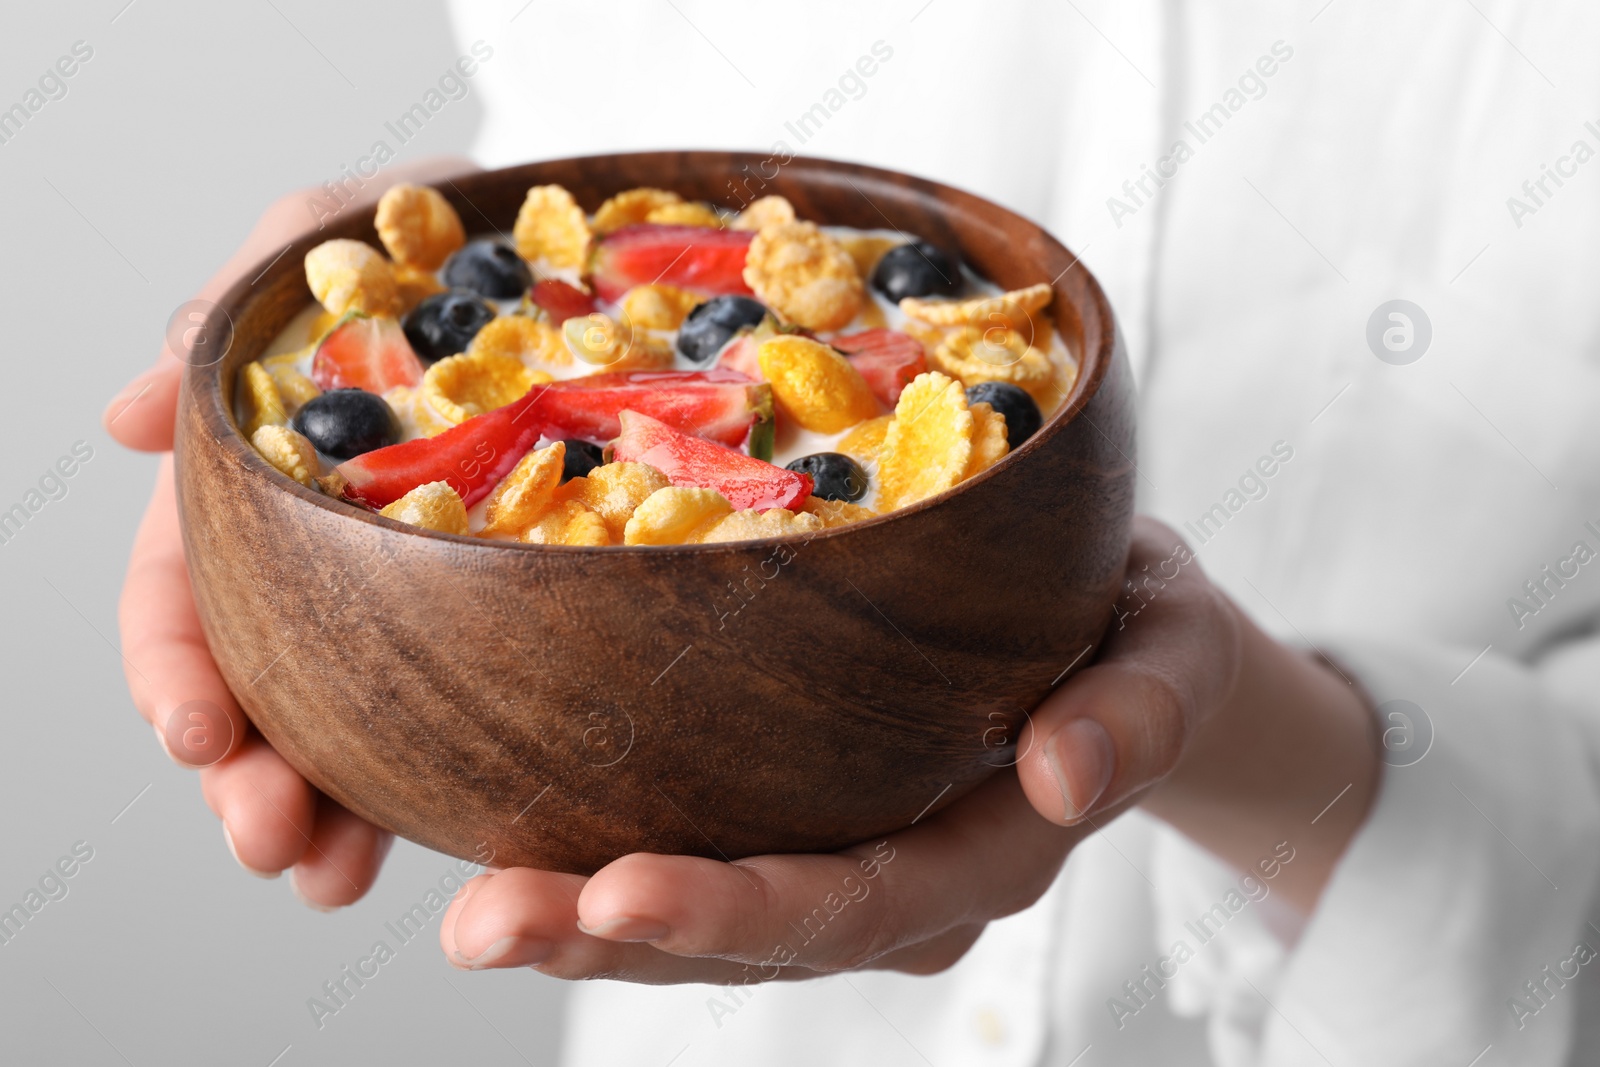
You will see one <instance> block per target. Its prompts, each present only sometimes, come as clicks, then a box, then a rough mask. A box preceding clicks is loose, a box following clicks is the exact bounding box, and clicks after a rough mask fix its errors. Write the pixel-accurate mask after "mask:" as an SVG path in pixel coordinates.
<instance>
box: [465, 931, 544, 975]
mask: <svg viewBox="0 0 1600 1067" xmlns="http://www.w3.org/2000/svg"><path fill="white" fill-rule="evenodd" d="M554 949H555V946H554V945H552V944H551V943H550V942H548V941H546V940H544V939H543V938H538V937H502V938H501V939H500V940H498V941H496V942H495V943H494V944H492V945H490V946H489V947H488V948H486V949H484V950H483V952H481V953H480V954H478V955H477V956H463V955H462V954H461V950H460V949H456V950H455V951H454V952H452V953H451V955H452V956H454V957H455V959H454V960H452V961H451V962H452V963H454V964H456V965H457V966H458V967H464V968H465V969H467V970H469V971H486V970H489V969H490V968H492V967H532V966H534V965H535V964H539V963H543V962H544V961H545V960H547V959H549V958H550V953H551V952H552V951H554Z"/></svg>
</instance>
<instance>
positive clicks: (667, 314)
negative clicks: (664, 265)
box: [622, 285, 705, 330]
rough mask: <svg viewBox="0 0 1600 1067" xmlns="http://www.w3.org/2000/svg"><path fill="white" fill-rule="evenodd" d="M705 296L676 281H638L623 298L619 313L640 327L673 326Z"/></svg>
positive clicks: (675, 326)
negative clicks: (673, 282) (683, 287)
mask: <svg viewBox="0 0 1600 1067" xmlns="http://www.w3.org/2000/svg"><path fill="white" fill-rule="evenodd" d="M704 300H705V297H703V296H701V295H700V294H698V293H691V292H690V291H689V290H687V289H679V288H678V287H677V286H675V285H638V286H634V287H633V288H632V289H629V290H628V295H627V296H625V297H623V298H622V313H623V314H624V315H626V316H627V317H628V319H629V320H631V321H632V323H633V325H634V326H637V327H640V328H642V329H646V330H676V329H677V328H678V327H679V326H682V325H683V320H684V319H686V318H688V316H689V312H691V311H693V310H694V309H695V307H696V306H697V305H699V304H700V303H701V302H703V301H704Z"/></svg>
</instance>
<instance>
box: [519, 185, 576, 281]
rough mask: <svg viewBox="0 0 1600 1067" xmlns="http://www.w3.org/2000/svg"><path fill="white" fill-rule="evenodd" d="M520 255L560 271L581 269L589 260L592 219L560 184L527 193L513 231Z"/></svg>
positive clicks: (539, 187)
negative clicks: (590, 223) (542, 262)
mask: <svg viewBox="0 0 1600 1067" xmlns="http://www.w3.org/2000/svg"><path fill="white" fill-rule="evenodd" d="M511 238H512V240H513V241H514V242H515V243H516V246H517V254H518V255H520V256H521V257H522V258H523V259H526V260H530V261H531V260H543V261H544V262H545V263H548V264H549V265H550V266H552V267H555V268H557V269H560V270H582V269H583V265H584V263H585V262H587V261H588V259H589V242H590V241H591V240H592V239H593V235H592V234H591V233H590V232H589V220H588V218H587V217H585V216H584V213H583V208H581V207H579V206H578V202H577V201H576V200H574V199H572V194H571V193H569V192H567V191H566V190H565V189H563V188H562V187H561V186H559V185H535V186H534V187H533V188H532V189H529V190H528V195H527V197H525V198H524V199H523V201H522V207H521V208H519V209H518V210H517V221H516V223H515V224H514V225H513V226H512V228H511Z"/></svg>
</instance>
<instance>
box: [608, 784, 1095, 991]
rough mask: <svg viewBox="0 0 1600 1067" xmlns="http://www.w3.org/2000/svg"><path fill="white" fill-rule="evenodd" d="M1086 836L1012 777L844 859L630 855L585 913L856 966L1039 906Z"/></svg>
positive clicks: (627, 926) (630, 935) (654, 932)
mask: <svg viewBox="0 0 1600 1067" xmlns="http://www.w3.org/2000/svg"><path fill="white" fill-rule="evenodd" d="M1081 836H1082V834H1081V833H1079V832H1076V831H1066V832H1063V831H1062V830H1061V829H1060V828H1058V827H1055V826H1052V825H1050V824H1049V823H1048V822H1046V821H1044V820H1042V819H1040V818H1038V817H1037V816H1036V815H1035V814H1034V813H1033V812H1032V811H1031V810H1030V808H1029V804H1028V801H1027V799H1026V797H1024V795H1023V793H1022V790H1021V788H1020V787H1019V786H1018V784H1017V780H1016V778H1015V776H1014V775H1011V774H1010V773H1002V774H1000V775H996V776H995V777H994V778H991V779H990V780H989V781H988V782H986V783H984V784H983V785H982V786H980V787H979V788H978V789H977V790H976V791H974V792H973V793H972V795H970V796H968V797H965V798H963V799H962V800H960V801H958V802H957V803H955V804H953V805H951V806H950V807H949V808H947V809H946V810H945V811H943V812H941V813H939V814H938V815H936V816H934V817H933V818H930V819H928V820H927V821H925V822H923V823H921V824H919V825H917V826H915V827H913V828H911V829H909V830H905V831H902V832H900V833H898V834H893V835H891V836H889V837H888V838H886V839H883V840H880V841H878V842H873V843H869V844H866V845H861V846H857V847H855V848H850V849H846V850H844V851H843V852H840V853H835V854H832V855H826V856H762V857H757V858H754V859H748V860H740V861H737V862H735V863H732V864H728V863H718V862H715V861H712V860H707V859H701V858H697V857H686V856H656V855H646V854H640V855H634V856H626V857H624V858H622V859H620V860H617V861H616V862H614V863H612V864H610V865H609V866H607V867H605V868H603V869H602V870H600V871H599V872H598V873H596V874H595V876H594V877H593V878H592V879H591V880H590V881H589V883H588V884H587V885H586V886H584V888H583V891H582V893H581V894H580V898H579V903H578V912H579V917H580V918H581V919H582V921H583V923H584V927H585V929H588V930H592V931H593V932H594V934H595V935H596V936H597V937H604V938H608V939H612V940H620V941H638V940H648V941H649V942H650V943H651V944H654V945H655V946H656V947H658V948H660V949H662V950H664V951H667V952H671V953H673V954H675V955H682V956H691V957H707V956H709V957H718V958H722V959H728V960H736V961H739V962H741V963H753V964H769V963H776V964H777V965H778V966H788V965H791V964H794V965H799V966H804V967H809V968H812V969H814V970H821V971H831V970H841V969H849V968H855V967H861V966H865V965H867V964H870V963H872V962H873V961H874V960H877V959H879V958H880V957H884V956H886V955H887V954H888V953H890V952H894V951H896V950H898V949H903V948H905V947H907V946H910V945H915V944H919V943H921V942H924V941H927V940H930V939H932V938H934V937H937V936H939V935H941V934H944V933H946V932H947V931H949V930H952V929H954V928H956V927H958V926H965V925H970V924H973V923H983V922H987V921H988V920H990V919H993V918H996V917H998V916H1001V915H1008V914H1011V913H1012V912H1015V911H1018V910H1021V909H1022V908H1024V907H1027V906H1028V905H1029V904H1032V903H1033V902H1034V901H1035V900H1037V899H1038V898H1039V896H1040V895H1041V894H1042V893H1043V892H1044V890H1045V889H1046V888H1048V886H1049V884H1050V882H1051V881H1052V880H1053V879H1054V877H1055V875H1056V872H1057V871H1058V870H1059V869H1060V866H1061V863H1062V861H1063V860H1064V859H1065V858H1066V854H1067V850H1068V849H1069V847H1070V846H1071V845H1072V844H1073V843H1074V842H1076V841H1077V840H1079V839H1080V838H1081Z"/></svg>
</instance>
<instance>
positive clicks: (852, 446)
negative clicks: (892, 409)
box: [835, 415, 894, 467]
mask: <svg viewBox="0 0 1600 1067" xmlns="http://www.w3.org/2000/svg"><path fill="white" fill-rule="evenodd" d="M892 421H894V416H893V415H879V416H878V417H877V418H875V419H868V420H867V421H866V422H862V423H857V424H856V426H855V428H854V429H852V430H851V431H850V432H849V433H847V434H845V435H844V436H843V437H841V438H840V439H839V443H838V445H836V446H835V447H837V448H838V450H839V451H840V452H843V453H844V454H845V455H847V456H850V457H851V458H853V459H855V460H858V461H859V462H861V463H862V464H863V465H865V466H867V467H872V466H875V465H876V464H877V462H878V457H879V455H880V454H881V453H882V452H883V439H884V437H885V436H886V435H887V434H888V433H889V423H890V422H892Z"/></svg>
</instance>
